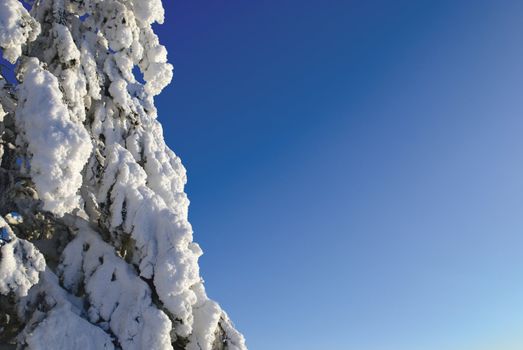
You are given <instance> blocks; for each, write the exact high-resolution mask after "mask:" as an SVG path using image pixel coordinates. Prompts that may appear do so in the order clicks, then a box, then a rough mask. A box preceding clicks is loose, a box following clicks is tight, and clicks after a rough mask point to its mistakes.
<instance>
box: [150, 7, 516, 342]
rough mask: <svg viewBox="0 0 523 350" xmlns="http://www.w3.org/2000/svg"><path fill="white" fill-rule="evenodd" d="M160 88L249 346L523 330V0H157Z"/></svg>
mask: <svg viewBox="0 0 523 350" xmlns="http://www.w3.org/2000/svg"><path fill="white" fill-rule="evenodd" d="M164 3H165V6H166V11H167V17H166V24H164V25H163V26H159V27H158V32H159V35H160V37H161V41H162V42H163V43H164V44H165V45H166V46H167V48H168V50H169V54H170V56H169V58H170V60H171V61H172V62H173V63H174V65H175V79H174V81H173V84H172V85H171V86H170V87H168V88H167V89H166V90H164V92H163V94H162V95H161V96H159V97H158V98H157V104H158V106H159V110H160V119H161V121H162V123H163V124H164V129H165V136H166V138H167V142H168V144H169V145H170V146H171V148H173V149H174V150H175V152H176V153H177V154H178V155H180V156H181V157H182V160H183V161H184V164H185V166H186V167H187V169H188V176H189V184H188V188H187V190H188V193H189V196H190V199H191V207H190V220H191V222H192V224H193V227H194V230H195V239H196V240H197V241H198V242H199V243H200V244H201V246H202V248H203V249H204V251H205V255H204V256H203V257H202V258H201V260H200V262H201V268H202V273H203V276H204V277H205V279H206V282H207V290H208V294H209V295H210V296H211V297H212V298H215V299H216V300H218V301H219V302H220V303H221V304H222V305H223V307H224V308H225V309H226V310H228V312H229V314H230V316H231V317H232V319H233V320H234V321H235V323H236V325H237V326H238V328H239V329H240V330H241V331H242V332H243V333H244V334H245V336H246V338H247V343H248V345H249V348H250V349H251V350H324V349H325V350H521V349H523V215H522V214H523V98H522V97H523V96H522V92H523V2H522V1H520V0H513V1H508V0H495V1H494V0H489V1H484V0H474V1H472V0H467V1H460V0H452V1H451V0H446V1H424V0H412V1H405V0H394V1H392V0H391V1H375V0H359V1H349V0H344V1H341V0H340V1H338V0H328V1H325V0H323V1H320V0H316V1H315V0H272V1H269V0H259V1H247V0H242V1H239V0H227V1H225V0H174V1H171V0H165V1H164Z"/></svg>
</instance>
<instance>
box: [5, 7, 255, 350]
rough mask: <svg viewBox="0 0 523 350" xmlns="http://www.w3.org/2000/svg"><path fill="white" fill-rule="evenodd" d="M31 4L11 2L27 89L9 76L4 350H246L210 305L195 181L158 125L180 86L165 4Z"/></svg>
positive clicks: (8, 48)
mask: <svg viewBox="0 0 523 350" xmlns="http://www.w3.org/2000/svg"><path fill="white" fill-rule="evenodd" d="M31 7H32V8H31V10H30V11H29V12H28V11H27V10H26V9H25V8H24V7H23V6H22V5H21V3H20V2H18V1H17V0H4V1H3V2H2V3H1V4H0V48H2V50H3V54H4V57H5V58H7V59H8V60H10V61H12V62H15V61H16V62H17V66H16V68H15V71H16V77H17V82H15V83H14V84H10V83H8V82H6V81H5V79H3V78H2V76H1V75H0V135H1V139H0V156H1V168H0V215H5V218H6V219H7V222H6V221H1V222H0V226H1V225H4V226H5V230H8V233H9V235H8V238H6V240H5V241H2V240H1V239H0V244H2V247H1V248H0V252H1V253H2V255H1V257H0V259H1V260H0V278H1V280H0V344H3V343H6V344H12V345H13V346H14V345H18V346H19V347H27V348H29V349H44V348H53V349H113V348H115V349H144V348H150V349H176V350H179V349H188V350H222V349H223V350H225V349H227V350H243V349H246V346H245V342H244V339H243V336H242V335H241V334H240V333H239V332H238V331H236V329H235V328H234V326H233V325H232V323H231V321H230V320H229V318H228V316H227V314H226V313H225V312H224V311H223V310H222V309H221V308H220V306H219V305H218V303H216V302H214V301H212V300H210V299H209V298H208V297H207V295H206V293H205V288H204V285H203V280H202V278H201V277H200V272H199V267H198V258H199V257H200V256H201V254H202V251H201V249H200V247H199V246H198V244H197V243H195V242H193V231H192V227H191V225H190V223H189V222H188V207H189V200H188V199H187V196H186V194H185V192H184V186H185V183H186V180H187V179H186V172H185V168H184V167H183V165H182V163H181V161H180V159H179V158H178V157H177V156H176V155H175V154H174V152H172V151H171V150H170V149H169V148H168V147H167V145H166V144H165V141H164V138H163V131H162V127H161V125H160V123H159V122H158V121H157V119H156V117H157V111H156V108H155V106H154V96H156V95H157V94H159V93H160V92H161V91H162V90H163V89H164V88H165V86H166V85H167V84H169V83H170V81H171V79H172V74H173V73H172V71H173V67H172V65H171V64H169V63H168V61H167V50H166V49H165V47H164V46H162V45H161V44H160V41H159V38H158V37H157V35H156V34H155V33H154V31H153V29H152V27H151V25H152V24H153V23H154V22H158V23H162V22H163V20H164V9H163V7H162V3H161V1H160V0H152V1H141V0H39V1H35V2H33V3H32V5H31ZM135 68H137V69H139V70H140V71H141V74H142V75H143V80H144V83H143V84H142V83H140V82H139V81H138V80H137V79H136V78H135V76H134V72H135V70H134V69H135ZM7 213H11V214H9V215H10V216H9V215H6V214H7ZM13 213H15V214H13ZM17 213H21V214H20V216H19V217H18V216H17V215H18V214H17ZM18 218H20V220H18ZM22 218H23V220H22ZM6 232H7V231H6ZM2 298H3V299H2ZM2 301H6V302H2ZM7 301H8V302H7ZM2 315H3V316H2Z"/></svg>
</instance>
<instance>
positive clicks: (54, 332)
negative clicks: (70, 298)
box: [24, 304, 114, 350]
mask: <svg viewBox="0 0 523 350" xmlns="http://www.w3.org/2000/svg"><path fill="white" fill-rule="evenodd" d="M24 340H25V342H26V344H27V348H28V349H31V350H48V349H64V350H65V349H82V350H112V349H114V346H113V343H112V341H111V337H110V336H109V335H108V334H106V333H105V332H104V331H103V330H101V329H100V328H98V327H93V326H92V325H91V324H90V323H89V322H87V321H86V320H84V319H83V318H81V317H79V316H78V315H77V314H76V313H74V312H73V311H71V306H70V305H67V304H66V305H61V306H58V307H56V308H54V309H52V310H51V311H50V312H49V314H48V315H47V317H46V318H45V319H43V320H42V322H40V323H39V324H38V326H37V327H36V328H35V330H33V331H32V332H30V333H29V334H28V335H27V336H26V337H25V339H24Z"/></svg>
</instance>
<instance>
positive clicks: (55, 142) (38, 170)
mask: <svg viewBox="0 0 523 350" xmlns="http://www.w3.org/2000/svg"><path fill="white" fill-rule="evenodd" d="M23 69H24V75H23V83H22V84H21V85H20V88H19V106H18V109H17V113H16V122H17V126H18V127H19V128H20V129H21V130H24V132H25V135H24V137H23V138H24V141H25V142H26V143H27V144H28V150H29V152H30V154H31V156H32V157H31V160H30V165H31V169H30V173H31V176H32V179H33V181H34V183H35V185H36V190H37V192H38V194H39V196H40V198H41V199H42V200H43V201H44V209H45V210H49V211H51V212H53V213H55V214H56V215H59V216H61V215H63V214H65V213H68V212H71V211H72V210H73V209H75V208H78V207H79V204H80V197H79V195H78V193H77V192H78V190H79V188H80V186H81V185H82V176H81V171H82V169H83V167H84V165H85V163H86V162H87V160H88V157H89V155H90V153H91V149H92V146H91V140H90V137H89V134H88V133H87V131H86V130H85V128H84V127H83V126H82V125H81V124H78V123H74V122H73V121H71V118H70V117H69V113H68V109H67V106H65V105H64V103H63V95H62V92H61V91H60V88H59V84H58V79H57V78H56V77H55V76H54V75H52V74H51V73H49V72H48V71H46V70H44V69H43V68H42V67H41V66H40V64H39V62H38V60H37V59H36V58H31V59H29V60H28V61H27V62H26V63H25V65H24V68H23Z"/></svg>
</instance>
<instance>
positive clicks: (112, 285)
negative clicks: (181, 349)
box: [60, 221, 172, 350]
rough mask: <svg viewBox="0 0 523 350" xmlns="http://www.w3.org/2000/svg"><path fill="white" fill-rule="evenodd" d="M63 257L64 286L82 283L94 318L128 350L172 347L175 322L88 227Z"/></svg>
mask: <svg viewBox="0 0 523 350" xmlns="http://www.w3.org/2000/svg"><path fill="white" fill-rule="evenodd" d="M77 224H78V229H79V233H78V234H77V236H76V238H75V239H74V240H73V241H72V242H71V243H69V245H68V246H67V247H66V249H65V251H64V253H63V261H62V263H61V265H60V271H61V276H62V279H63V284H64V286H65V287H66V288H67V289H69V290H72V291H77V290H78V288H79V287H80V285H83V287H84V289H85V293H86V295H87V298H88V300H89V303H90V307H89V310H88V314H89V320H90V322H92V323H95V324H102V325H106V326H102V327H107V328H109V329H110V330H111V331H112V332H113V334H115V335H116V336H117V337H118V340H119V343H120V344H121V345H122V347H123V348H124V349H136V350H139V349H145V348H149V349H166V350H167V349H172V346H171V337H170V331H171V328H172V324H171V321H170V320H169V318H168V317H167V315H165V313H163V312H162V311H160V310H158V309H157V308H156V307H155V306H154V305H153V304H152V301H151V291H150V289H149V286H148V285H147V284H146V283H145V282H143V281H142V280H141V279H140V278H139V277H138V276H137V275H136V273H135V272H134V270H133V269H132V268H131V267H130V266H129V265H128V264H127V263H125V261H123V260H122V259H121V258H119V257H117V256H116V255H115V254H114V249H113V247H112V246H110V245H108V244H106V243H104V242H103V241H102V240H101V239H100V238H99V237H98V236H97V235H96V234H95V233H94V232H92V231H91V230H90V229H89V228H88V227H87V225H86V224H85V223H82V222H80V221H79V222H78V223H77Z"/></svg>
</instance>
